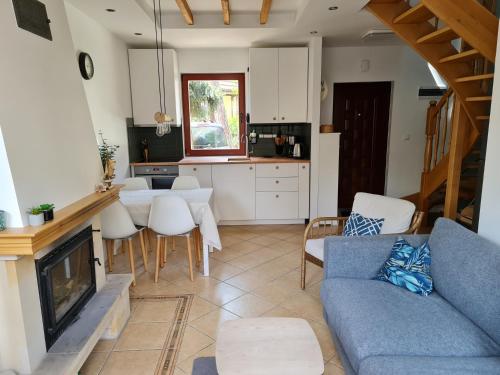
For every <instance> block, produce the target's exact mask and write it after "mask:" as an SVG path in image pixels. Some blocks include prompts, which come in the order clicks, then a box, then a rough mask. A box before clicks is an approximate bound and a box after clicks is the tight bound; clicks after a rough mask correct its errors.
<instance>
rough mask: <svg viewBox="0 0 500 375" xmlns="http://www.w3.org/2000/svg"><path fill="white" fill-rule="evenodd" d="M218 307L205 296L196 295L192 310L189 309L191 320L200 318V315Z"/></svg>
mask: <svg viewBox="0 0 500 375" xmlns="http://www.w3.org/2000/svg"><path fill="white" fill-rule="evenodd" d="M217 308H218V307H217V306H216V305H214V304H213V303H210V302H208V301H206V300H204V299H203V298H200V297H198V296H194V298H193V303H192V305H191V310H189V317H188V320H189V321H193V320H196V319H198V318H199V317H201V316H203V315H206V314H208V313H209V312H210V311H213V310H216V309H217Z"/></svg>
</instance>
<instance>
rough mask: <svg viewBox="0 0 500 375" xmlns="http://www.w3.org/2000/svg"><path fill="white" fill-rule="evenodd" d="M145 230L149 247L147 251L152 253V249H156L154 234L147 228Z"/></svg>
mask: <svg viewBox="0 0 500 375" xmlns="http://www.w3.org/2000/svg"><path fill="white" fill-rule="evenodd" d="M146 230H147V231H148V237H149V244H150V245H151V246H150V248H149V249H148V250H149V251H153V247H156V245H155V240H156V238H155V237H156V236H155V234H154V232H153V231H152V230H151V229H149V228H147V229H146Z"/></svg>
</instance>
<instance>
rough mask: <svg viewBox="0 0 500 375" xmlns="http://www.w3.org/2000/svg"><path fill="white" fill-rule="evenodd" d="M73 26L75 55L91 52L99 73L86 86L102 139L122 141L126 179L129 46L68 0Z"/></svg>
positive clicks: (119, 160)
mask: <svg viewBox="0 0 500 375" xmlns="http://www.w3.org/2000/svg"><path fill="white" fill-rule="evenodd" d="M66 10H67V14H68V21H69V26H70V29H71V35H72V38H73V44H74V48H75V54H74V56H75V59H77V58H78V55H79V53H80V52H82V51H83V52H86V53H88V54H90V56H91V57H92V60H93V62H94V67H95V75H94V77H93V78H92V79H91V80H88V81H86V80H84V79H82V82H83V87H84V88H85V94H86V96H87V101H88V104H89V108H90V115H91V117H92V122H93V125H94V130H95V133H96V136H97V137H98V142H100V141H101V140H100V137H99V136H98V132H99V131H100V130H102V132H103V136H104V138H105V139H106V140H107V141H108V143H110V144H115V145H119V146H120V148H119V149H118V152H117V155H116V179H115V181H117V182H120V181H123V179H124V178H125V177H128V175H129V155H128V139H127V127H126V123H125V119H126V118H127V117H132V103H131V96H130V75H129V66H128V52H127V50H128V47H127V45H126V44H125V43H124V42H123V41H122V40H120V39H118V38H117V37H116V36H115V35H114V34H112V33H111V32H109V31H108V30H107V29H106V28H104V27H103V26H101V24H99V23H97V22H96V21H94V20H93V19H92V18H90V17H88V16H87V15H85V14H84V13H82V12H81V11H80V10H78V9H77V8H75V7H74V6H73V5H71V4H69V3H68V2H66Z"/></svg>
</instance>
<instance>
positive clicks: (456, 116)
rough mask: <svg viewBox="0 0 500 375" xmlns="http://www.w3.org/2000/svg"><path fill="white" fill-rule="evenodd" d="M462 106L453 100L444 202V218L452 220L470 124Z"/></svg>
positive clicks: (456, 205)
mask: <svg viewBox="0 0 500 375" xmlns="http://www.w3.org/2000/svg"><path fill="white" fill-rule="evenodd" d="M462 106H463V104H462V102H461V101H460V100H459V99H458V98H455V107H454V113H453V122H452V129H451V140H450V151H449V161H448V178H447V180H446V197H445V201H444V217H447V218H449V219H452V220H455V219H456V217H457V209H458V195H459V191H460V177H461V173H462V160H463V156H464V155H463V154H464V142H465V139H466V135H467V133H468V130H469V129H468V127H469V124H470V122H469V117H468V116H467V115H466V113H465V111H464V110H463V108H462Z"/></svg>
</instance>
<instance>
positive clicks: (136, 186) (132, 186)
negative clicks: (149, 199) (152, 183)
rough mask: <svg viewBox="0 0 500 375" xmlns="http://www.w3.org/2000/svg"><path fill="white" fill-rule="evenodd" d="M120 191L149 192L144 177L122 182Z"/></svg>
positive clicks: (131, 178) (127, 179)
mask: <svg viewBox="0 0 500 375" xmlns="http://www.w3.org/2000/svg"><path fill="white" fill-rule="evenodd" d="M123 183H124V184H125V186H124V187H122V190H149V186H148V182H147V181H146V179H145V178H144V177H130V178H126V179H125V181H124V182H123Z"/></svg>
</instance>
